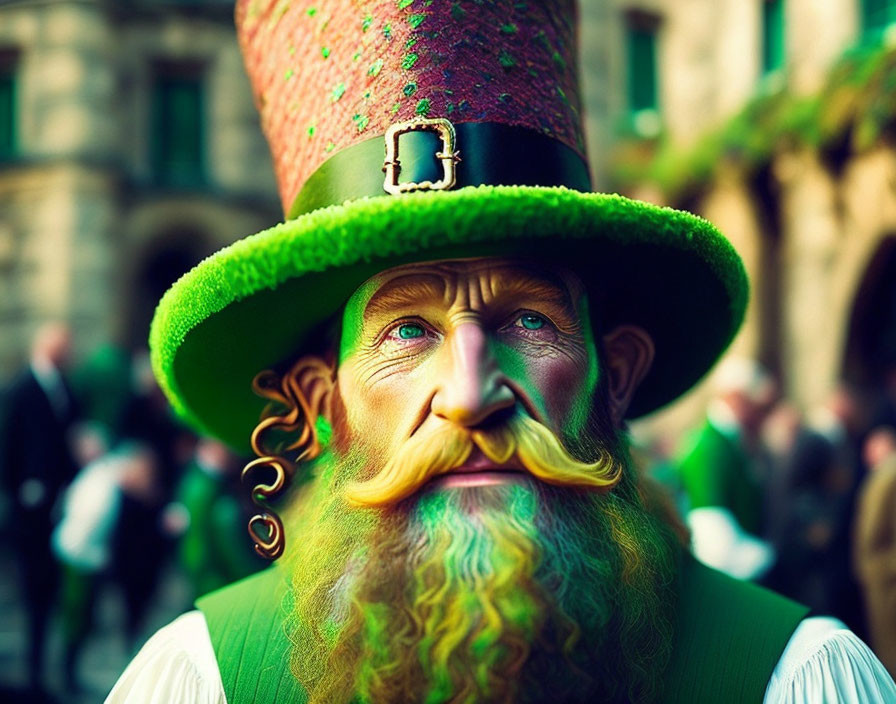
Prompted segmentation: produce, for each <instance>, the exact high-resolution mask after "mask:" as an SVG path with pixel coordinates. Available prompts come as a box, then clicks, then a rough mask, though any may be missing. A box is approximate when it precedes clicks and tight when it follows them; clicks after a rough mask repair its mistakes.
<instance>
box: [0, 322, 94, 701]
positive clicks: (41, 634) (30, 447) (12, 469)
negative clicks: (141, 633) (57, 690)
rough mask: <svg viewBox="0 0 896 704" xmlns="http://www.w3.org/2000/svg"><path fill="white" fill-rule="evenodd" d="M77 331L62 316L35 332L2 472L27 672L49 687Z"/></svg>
mask: <svg viewBox="0 0 896 704" xmlns="http://www.w3.org/2000/svg"><path fill="white" fill-rule="evenodd" d="M70 355H71V335H70V334H69V331H68V329H67V328H66V327H65V326H64V325H61V324H59V323H55V322H54V323H47V324H45V325H43V326H42V327H41V328H40V329H39V330H38V331H37V333H36V334H35V336H34V341H33V344H32V348H31V359H30V363H29V365H28V367H27V368H26V369H25V370H24V371H23V372H22V373H21V374H20V375H19V376H18V377H17V378H16V379H15V380H14V381H13V383H12V385H11V387H10V388H9V390H8V392H7V394H6V398H5V399H4V406H5V409H4V410H5V420H4V422H3V424H2V428H0V430H2V438H0V448H2V456H0V472H2V476H3V479H4V482H5V484H6V487H7V488H8V490H9V492H10V496H11V499H12V511H11V515H10V518H11V527H12V531H11V535H12V538H13V540H14V543H15V545H14V547H15V551H16V558H17V561H18V567H19V576H20V579H21V585H22V598H23V600H24V603H25V612H26V617H27V621H26V623H27V629H28V630H27V634H28V635H27V642H28V677H29V685H30V686H31V687H32V689H34V690H35V692H38V691H40V690H42V688H43V682H44V657H45V643H46V635H47V619H48V617H49V612H50V609H51V606H52V604H53V601H54V599H55V596H56V588H57V586H58V581H59V570H58V565H57V564H56V561H55V559H54V558H53V555H52V553H51V550H50V535H51V533H52V530H53V519H52V515H51V512H52V509H53V506H54V505H55V504H56V500H57V498H58V496H59V494H60V492H61V490H62V488H63V487H64V486H65V485H66V484H67V483H68V481H69V480H70V479H71V478H72V477H73V476H74V475H75V472H76V471H77V466H76V463H75V459H74V457H73V456H72V451H71V447H70V446H69V437H68V436H69V431H70V429H71V426H72V423H73V422H74V419H75V417H76V413H75V403H74V399H73V397H72V395H71V393H70V391H69V389H68V385H67V383H66V381H65V379H64V377H63V373H64V371H65V369H66V367H67V365H68V361H69V358H70Z"/></svg>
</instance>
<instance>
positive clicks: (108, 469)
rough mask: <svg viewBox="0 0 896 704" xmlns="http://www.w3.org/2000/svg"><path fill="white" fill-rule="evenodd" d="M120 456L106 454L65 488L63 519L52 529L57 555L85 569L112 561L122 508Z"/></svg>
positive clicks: (101, 565) (100, 566)
mask: <svg viewBox="0 0 896 704" xmlns="http://www.w3.org/2000/svg"><path fill="white" fill-rule="evenodd" d="M122 471H123V464H122V459H121V457H119V456H117V455H106V456H104V457H101V458H100V459H98V460H95V461H93V462H91V463H90V464H89V465H87V466H86V467H84V469H82V470H81V471H80V472H79V473H78V475H77V477H75V480H74V481H73V482H72V483H71V485H70V486H69V488H68V489H67V490H66V492H65V498H64V501H63V506H62V520H61V521H60V522H59V524H58V525H57V526H56V529H55V530H54V531H53V537H52V545H53V550H54V552H55V553H56V556H57V557H58V558H59V559H60V560H62V562H64V563H65V564H67V565H71V566H73V567H77V568H78V569H80V570H82V571H85V572H98V571H100V570H102V569H103V568H104V567H106V565H108V564H109V556H110V550H111V549H112V539H113V537H114V536H113V531H114V530H115V525H116V522H117V521H118V514H119V511H120V510H121V489H120V488H119V481H120V477H121V473H122Z"/></svg>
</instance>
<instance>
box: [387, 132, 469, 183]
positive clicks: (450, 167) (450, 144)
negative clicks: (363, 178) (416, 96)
mask: <svg viewBox="0 0 896 704" xmlns="http://www.w3.org/2000/svg"><path fill="white" fill-rule="evenodd" d="M417 131H419V132H435V133H437V134H438V135H439V137H440V138H441V140H442V149H441V150H440V151H437V152H436V153H435V158H436V159H438V160H439V161H440V162H442V178H440V179H439V180H438V181H436V182H435V183H433V182H432V181H420V182H416V181H406V182H404V183H400V182H399V181H398V175H399V174H400V173H401V160H400V159H399V158H398V138H399V137H400V136H401V135H403V134H406V133H407V132H417ZM385 139H386V158H385V160H384V161H383V171H384V172H385V173H386V178H385V181H384V182H383V190H385V191H386V193H390V194H392V195H393V196H394V195H398V194H399V193H411V192H412V191H447V190H448V189H450V188H453V187H454V185H455V184H456V183H457V178H456V175H455V165H456V164H457V162H459V161H460V152H459V151H456V150H455V142H456V140H457V136H456V134H455V132H454V125H452V124H451V122H450V121H449V120H446V119H445V118H443V117H439V118H425V117H418V118H416V119H414V120H408V121H406V122H396V123H395V124H394V125H392V126H391V127H389V129H388V130H386V137H385Z"/></svg>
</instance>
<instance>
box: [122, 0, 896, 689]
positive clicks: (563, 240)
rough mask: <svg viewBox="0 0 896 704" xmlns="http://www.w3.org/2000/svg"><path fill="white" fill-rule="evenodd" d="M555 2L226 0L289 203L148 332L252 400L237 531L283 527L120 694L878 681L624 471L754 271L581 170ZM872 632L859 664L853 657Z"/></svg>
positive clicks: (214, 425) (219, 406) (241, 417)
mask: <svg viewBox="0 0 896 704" xmlns="http://www.w3.org/2000/svg"><path fill="white" fill-rule="evenodd" d="M573 10H574V5H573V3H572V2H566V1H565V0H556V1H553V2H539V3H518V2H509V1H508V2H494V3H482V2H470V3H465V2H457V3H444V2H442V3H440V2H433V3H427V2H424V1H423V0H419V1H418V2H413V1H411V2H409V1H408V0H401V2H397V3H395V2H362V3H357V2H349V1H348V0H345V1H341V0H340V1H338V2H337V1H334V2H330V3H326V4H322V5H312V4H310V3H293V4H289V5H286V4H282V3H276V2H243V3H239V4H238V8H237V25H238V28H239V33H240V39H241V42H242V45H243V51H244V55H245V56H246V59H247V63H248V65H249V73H250V75H251V76H252V77H253V81H255V87H256V91H257V95H258V98H259V105H260V107H261V110H262V121H263V124H264V127H265V130H266V133H267V135H268V138H269V139H270V140H271V142H272V149H273V152H274V155H275V157H276V159H277V163H278V169H279V174H280V184H281V190H282V195H283V199H284V202H285V203H286V204H287V206H286V207H287V210H288V211H289V213H290V217H291V218H292V219H290V220H289V221H288V222H287V223H285V224H284V225H282V226H279V227H277V228H274V229H272V230H270V231H268V232H267V233H262V234H261V235H259V236H257V237H256V238H254V239H251V240H247V241H244V242H241V243H238V244H237V245H234V246H233V247H232V248H229V249H228V250H224V251H223V252H220V253H219V254H218V255H217V256H216V257H215V258H213V259H211V260H208V261H207V262H206V263H205V264H203V265H200V266H199V267H198V268H197V269H195V270H193V272H191V273H190V274H188V275H187V276H186V277H185V278H184V279H182V280H181V282H180V283H179V284H178V285H177V286H176V287H175V288H174V289H173V290H172V291H170V292H169V293H168V294H167V297H166V298H165V299H164V300H163V302H162V304H161V305H160V308H159V311H158V312H157V316H156V319H155V323H154V326H153V331H152V334H151V340H152V344H153V349H154V360H155V368H156V371H157V374H158V375H159V376H160V378H161V379H162V383H163V386H164V387H165V388H166V390H167V392H168V395H169V398H170V399H172V400H173V402H174V403H175V405H176V406H177V408H178V410H179V411H180V412H181V414H182V415H183V416H184V417H187V418H190V419H191V420H192V421H193V422H194V423H195V424H197V425H199V426H201V427H203V428H204V429H206V430H207V431H208V432H212V433H214V434H216V435H218V436H219V437H220V438H222V439H224V440H226V441H228V442H230V443H231V444H232V445H234V446H235V447H237V446H243V447H244V446H245V438H246V436H247V434H248V433H249V432H250V431H251V429H252V428H253V427H254V428H255V429H254V431H251V444H252V447H253V449H254V450H255V452H256V453H257V454H258V455H259V458H258V459H257V460H255V461H254V462H252V463H250V465H248V466H247V468H246V470H244V475H245V476H246V477H247V478H248V479H249V480H251V483H252V484H253V485H254V488H253V499H254V500H255V502H256V503H257V504H258V505H259V506H260V507H261V508H262V509H263V511H262V512H261V513H259V514H258V515H257V516H255V517H253V519H252V520H251V521H250V525H249V527H250V532H251V533H252V535H253V538H254V540H255V543H256V550H257V551H258V552H260V553H262V554H266V555H268V556H271V557H277V556H279V555H281V553H282V555H283V557H282V559H281V560H280V562H278V563H277V566H276V567H275V568H273V569H268V570H265V571H264V572H262V573H261V574H259V575H257V576H253V577H251V578H249V579H247V580H243V581H242V582H239V583H237V584H236V585H233V586H230V587H226V588H224V589H223V590H220V591H218V592H215V593H213V594H211V595H209V596H206V597H204V598H202V599H200V600H199V602H198V605H199V610H198V611H194V612H191V613H189V614H186V615H185V616H183V617H182V618H181V619H179V620H178V621H176V622H175V623H174V624H172V625H171V626H169V627H167V628H166V629H163V630H162V631H160V632H159V633H158V634H157V635H156V636H154V637H153V638H152V639H151V640H150V641H149V643H147V645H146V646H145V647H144V649H143V650H142V651H141V653H140V654H139V655H138V656H137V658H136V659H135V660H134V662H133V663H132V664H131V665H130V666H129V668H128V669H127V670H126V671H125V673H124V674H123V675H122V677H121V679H120V680H119V683H118V684H117V685H116V687H115V689H113V691H112V693H111V695H110V697H109V701H111V702H121V701H127V702H138V701H146V700H154V701H168V700H176V701H184V702H193V701H197V702H199V701H201V702H221V701H225V700H226V701H229V702H273V701H282V702H290V701H309V702H348V701H355V700H357V701H371V702H412V701H429V702H447V701H453V702H461V701H463V702H477V701H617V702H622V701H638V702H649V701H661V702H670V701H688V702H718V701H725V702H737V701H748V702H755V701H759V700H761V699H762V698H763V696H766V698H767V700H769V701H776V702H777V701H786V699H785V697H786V692H787V691H790V690H793V689H794V688H798V687H799V684H795V683H798V682H801V681H803V678H806V677H809V678H811V677H814V676H821V677H825V678H828V679H833V680H835V681H836V682H840V683H841V685H838V686H842V688H843V689H844V691H847V692H848V693H850V694H853V695H856V696H865V695H868V696H867V698H866V700H867V701H882V700H881V699H880V697H878V699H875V698H874V697H875V692H876V691H877V692H883V694H884V695H889V694H890V693H892V694H894V695H896V689H894V688H893V684H892V682H891V681H890V680H888V679H887V678H886V675H885V674H881V668H880V665H879V664H878V663H876V662H874V661H873V657H871V656H870V655H869V654H868V651H867V648H865V646H863V645H862V644H861V643H860V642H858V641H857V640H856V639H855V638H854V637H853V636H851V635H850V634H849V633H848V632H847V631H843V630H842V629H840V628H839V626H838V624H836V623H829V622H826V621H818V620H813V619H808V620H805V621H803V618H804V616H805V615H806V610H805V609H804V608H802V607H800V606H799V605H796V604H794V603H792V602H789V601H787V600H784V599H782V598H780V597H777V596H775V595H773V594H771V593H769V592H765V591H763V590H760V589H758V588H756V587H754V586H752V585H747V584H741V583H737V582H735V581H733V580H730V579H728V578H727V577H724V576H723V575H721V574H719V573H717V572H714V571H711V570H709V569H707V568H705V567H703V566H701V565H698V564H697V563H696V562H694V561H693V560H691V559H690V558H688V557H687V556H686V555H685V553H684V550H683V549H682V547H681V546H680V545H679V544H678V543H677V542H676V540H675V539H674V537H673V533H672V530H671V529H670V528H669V527H668V525H667V524H666V522H665V521H664V520H663V519H661V518H659V517H657V515H656V514H655V512H654V507H659V506H660V505H662V502H661V501H657V500H655V498H654V496H653V495H652V494H651V492H650V490H649V488H647V487H645V486H641V485H640V484H639V482H638V479H637V477H636V476H635V474H634V473H633V472H632V470H631V467H630V463H629V462H628V459H627V452H626V442H625V436H624V433H623V425H624V419H625V418H627V417H634V416H637V415H640V414H643V413H646V412H648V411H650V410H652V409H654V408H656V407H658V406H660V405H662V404H663V403H666V402H668V401H670V400H671V399H673V398H675V397H676V396H677V395H679V394H680V393H682V392H683V391H684V390H685V389H686V388H688V387H689V386H690V385H692V384H693V383H694V382H695V381H696V380H697V379H698V378H699V377H700V376H701V375H702V374H703V373H705V372H706V371H707V369H708V367H709V366H711V364H712V363H713V361H714V360H715V359H716V358H717V356H718V355H719V354H720V353H721V351H722V350H723V349H724V347H725V346H726V345H727V343H728V342H729V341H730V339H731V336H732V335H733V334H734V331H735V329H736V328H737V326H738V324H739V322H740V319H741V316H742V314H743V307H744V302H745V278H744V275H743V269H742V267H741V265H740V262H739V260H738V259H737V257H736V255H735V254H734V252H733V250H732V249H731V248H730V245H728V243H727V242H726V241H725V240H724V239H723V238H722V237H721V236H720V235H718V234H717V233H716V232H715V230H714V229H712V227H711V226H709V225H708V223H705V222H704V221H702V220H700V219H698V218H695V217H693V216H689V215H687V214H684V213H674V212H673V211H667V210H663V209H659V208H654V207H652V206H647V205H645V204H637V203H634V202H632V201H628V200H625V199H622V198H619V197H616V196H607V195H600V194H590V193H586V192H585V191H586V190H587V186H588V184H587V167H586V165H585V163H584V161H583V158H582V156H581V154H582V149H581V147H582V140H581V126H580V125H579V121H578V117H577V114H578V109H579V102H578V92H577V85H576V81H575V64H574V57H575V55H576V52H575V42H574V29H575V28H574V21H573ZM343 101H344V102H343ZM421 115H428V116H430V117H432V118H435V117H436V116H439V117H442V118H443V119H438V120H436V119H426V120H421V118H420V116H421ZM415 116H416V117H415ZM445 117H450V118H451V120H450V121H449V120H448V119H444V118H445ZM347 127H350V128H351V129H349V130H346V128H347ZM426 131H431V132H433V133H434V134H427V133H426ZM384 135H385V139H384V137H383V136H384ZM434 135H436V136H437V137H438V139H436V138H435V136H434ZM430 137H433V140H432V141H429V138H430ZM439 142H441V144H440V143H439ZM384 145H385V150H386V158H385V160H384V159H383V149H384ZM337 147H338V150H337ZM458 150H460V152H461V154H462V157H460V158H461V160H459V155H458ZM384 172H385V180H384V179H383V173H384ZM399 177H400V181H399ZM493 184H504V185H497V186H496V185H493ZM506 184H511V185H506ZM513 184H517V185H513ZM518 184H528V185H524V186H519V185H518ZM407 191H414V192H407ZM387 194H388V195H387ZM374 196H376V197H374ZM325 206H329V207H325ZM300 213H304V214H301V215H300ZM253 377H254V384H253V386H254V389H255V390H256V392H257V394H258V395H260V396H261V397H262V398H263V399H266V400H267V401H268V402H269V406H268V408H267V409H266V410H264V413H263V416H262V420H261V421H260V422H259V420H258V417H259V415H258V414H259V412H261V411H262V410H263V409H262V405H261V404H259V403H258V401H257V400H253V399H252V397H251V396H250V395H249V394H248V392H247V389H248V388H249V385H250V379H252V378H253ZM290 482H291V484H292V486H291V488H290V489H289V490H288V491H285V489H286V485H287V483H290ZM280 515H282V516H283V518H282V519H281V518H280ZM801 622H802V623H801ZM866 657H867V658H868V660H865V661H863V663H862V664H861V665H857V667H859V668H860V669H861V670H862V672H863V673H865V674H867V675H868V678H869V680H870V681H871V682H872V685H873V686H874V687H878V688H879V689H878V690H873V689H872V688H871V687H870V686H869V687H860V686H856V685H854V680H852V679H849V678H847V677H846V676H845V675H844V671H843V669H842V668H843V667H849V666H850V663H854V662H857V661H858V660H860V659H862V658H866ZM812 668H817V670H818V672H819V673H823V674H821V675H813V673H812V672H809V670H811V669H812ZM795 678H796V679H795ZM770 680H771V681H770ZM767 687H768V688H769V694H767V695H766V694H765V692H766V688H767ZM869 693H870V694H869ZM769 696H770V697H771V699H768V697H769Z"/></svg>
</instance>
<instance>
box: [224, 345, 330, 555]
mask: <svg viewBox="0 0 896 704" xmlns="http://www.w3.org/2000/svg"><path fill="white" fill-rule="evenodd" d="M308 375H315V376H317V377H318V378H322V379H332V375H333V372H332V370H331V369H330V368H329V367H328V366H327V365H326V364H325V363H324V362H323V360H321V359H319V358H317V357H303V358H302V359H300V360H298V361H297V362H296V363H295V364H294V365H293V366H292V368H290V370H289V371H288V372H286V373H285V374H282V375H281V374H278V373H277V372H275V371H273V370H271V369H266V370H264V371H262V372H260V373H259V374H257V375H256V376H255V378H254V379H253V380H252V390H253V391H254V392H255V393H256V394H257V395H258V396H261V397H262V398H265V399H267V400H268V401H269V402H270V403H269V404H268V406H267V408H266V409H265V412H264V414H263V417H262V420H261V422H259V424H258V425H257V426H255V429H254V430H253V431H252V437H251V444H252V451H253V452H254V453H255V454H256V455H257V456H258V457H257V459H254V460H252V461H251V462H249V463H248V464H247V465H246V466H245V467H244V468H243V471H242V474H241V479H242V481H243V483H245V484H248V485H250V486H252V492H251V497H252V503H253V504H255V505H256V506H257V507H258V508H260V509H261V513H257V514H255V515H253V516H252V518H250V519H249V525H248V529H249V535H250V537H251V538H252V541H253V543H254V544H255V552H256V553H258V554H259V555H260V556H261V557H263V558H265V559H268V560H276V559H277V558H278V557H280V556H281V555H282V554H283V550H284V548H285V546H286V536H285V535H284V531H283V521H281V520H280V516H278V515H277V513H276V512H275V511H274V510H273V509H272V508H271V507H270V505H269V502H270V501H271V500H273V499H275V498H277V497H278V496H279V495H280V494H282V492H283V491H285V490H286V489H287V488H288V487H289V484H290V483H291V481H292V478H293V476H294V475H295V473H296V469H297V467H298V465H299V464H300V463H302V462H307V461H310V460H313V459H315V458H316V457H318V456H319V455H320V452H321V449H322V447H321V443H320V439H319V438H318V434H317V429H316V428H315V421H316V420H317V409H319V408H320V407H321V405H322V403H323V401H324V397H325V396H326V394H327V393H329V391H330V389H331V388H332V385H327V384H307V385H306V384H303V381H305V380H306V379H307V376H308ZM304 388H311V389H313V391H312V394H311V396H310V397H309V396H308V395H307V394H306V393H305V391H304ZM272 473H273V477H272V476H271V474H272Z"/></svg>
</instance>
